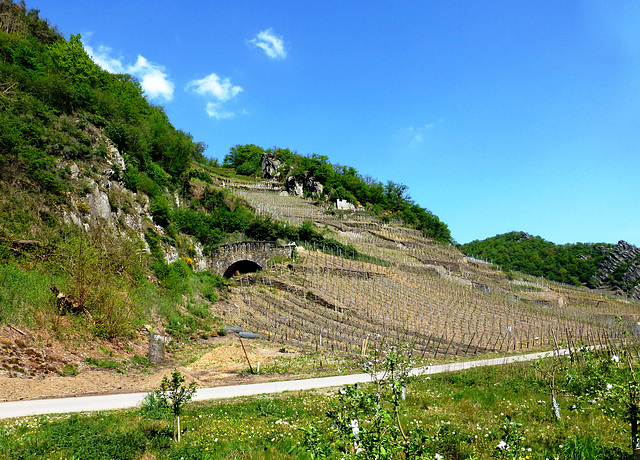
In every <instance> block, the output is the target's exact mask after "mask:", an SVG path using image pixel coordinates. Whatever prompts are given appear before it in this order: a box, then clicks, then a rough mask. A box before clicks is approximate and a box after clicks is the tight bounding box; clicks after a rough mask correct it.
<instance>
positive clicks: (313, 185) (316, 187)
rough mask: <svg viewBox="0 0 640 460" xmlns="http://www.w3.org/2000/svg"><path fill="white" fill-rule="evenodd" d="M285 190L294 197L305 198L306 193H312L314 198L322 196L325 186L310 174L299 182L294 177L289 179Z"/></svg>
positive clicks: (285, 184)
mask: <svg viewBox="0 0 640 460" xmlns="http://www.w3.org/2000/svg"><path fill="white" fill-rule="evenodd" d="M284 188H285V190H286V191H287V192H288V193H289V195H294V196H303V195H304V194H305V193H310V194H311V195H312V196H320V195H322V192H323V190H324V186H323V185H322V184H321V183H320V182H318V181H317V180H316V179H315V177H313V176H310V175H308V174H307V175H305V177H304V178H303V179H302V180H298V179H296V178H295V177H294V176H289V177H287V180H286V181H285V183H284Z"/></svg>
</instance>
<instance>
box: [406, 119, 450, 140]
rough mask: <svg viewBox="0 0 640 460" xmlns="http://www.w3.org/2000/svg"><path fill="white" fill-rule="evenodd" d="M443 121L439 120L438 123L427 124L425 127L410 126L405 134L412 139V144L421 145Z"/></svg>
mask: <svg viewBox="0 0 640 460" xmlns="http://www.w3.org/2000/svg"><path fill="white" fill-rule="evenodd" d="M442 121H443V119H442V118H441V119H439V120H438V121H432V122H431V123H425V124H424V125H420V126H417V127H414V126H409V127H408V128H406V130H405V132H406V133H407V134H408V136H409V137H410V138H411V141H410V142H411V143H412V144H420V143H422V142H423V141H424V140H425V137H426V136H427V134H428V133H429V132H430V131H431V130H433V129H434V128H435V127H436V126H437V125H438V124H439V123H441V122H442Z"/></svg>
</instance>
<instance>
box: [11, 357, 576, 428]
mask: <svg viewBox="0 0 640 460" xmlns="http://www.w3.org/2000/svg"><path fill="white" fill-rule="evenodd" d="M558 353H559V354H560V355H565V354H568V353H569V350H568V349H563V350H559V351H558ZM552 355H553V352H551V351H545V352H540V353H529V354H526V355H517V356H507V357H503V358H494V359H482V360H478V361H464V362H459V363H450V364H438V365H434V366H428V367H420V368H415V369H412V370H411V375H414V376H418V375H428V374H440V373H443V372H454V371H459V370H463V369H470V368H473V367H482V366H499V365H502V364H509V363H514V362H520V361H533V360H536V359H539V358H544V357H549V356H552ZM366 382H371V375H370V374H351V375H336V376H333V377H319V378H312V379H302V380H283V381H279V382H266V383H255V384H250V385H231V386H223V387H213V388H201V389H199V390H198V391H197V393H196V394H195V396H194V397H193V400H194V401H205V400H209V399H225V398H236V397H238V396H252V395H259V394H272V393H283V392H285V391H300V390H311V389H317V388H329V387H338V386H344V385H350V384H354V383H366ZM146 395H147V393H129V394H116V395H104V396H81V397H74V398H60V399H38V400H30V401H11V402H5V403H0V419H6V418H14V417H24V416H28V415H42V414H63V413H69V412H94V411H102V410H116V409H126V408H130V407H136V406H138V405H140V403H141V402H142V400H143V399H144V397H145V396H146Z"/></svg>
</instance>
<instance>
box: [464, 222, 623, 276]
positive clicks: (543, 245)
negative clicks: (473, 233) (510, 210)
mask: <svg viewBox="0 0 640 460" xmlns="http://www.w3.org/2000/svg"><path fill="white" fill-rule="evenodd" d="M610 246H611V245H606V244H592V243H576V244H565V245H556V244H554V243H551V242H549V241H545V240H543V239H542V238H540V237H539V236H536V237H532V236H530V235H528V234H526V233H524V232H510V233H505V234H502V235H496V236H494V237H491V238H487V239H486V240H482V241H477V240H476V241H472V242H471V243H467V244H463V245H459V249H460V250H461V251H462V252H464V253H465V254H467V255H470V256H473V257H477V258H480V259H484V260H489V261H492V262H493V263H496V264H498V265H500V266H501V267H502V268H503V269H504V270H506V271H509V270H516V271H520V272H523V273H528V274H530V275H534V276H543V277H545V278H547V279H550V280H553V281H559V282H561V283H566V284H573V285H576V286H579V285H581V284H586V285H587V286H589V287H595V285H594V284H593V279H592V277H593V275H594V274H595V273H596V271H597V270H598V266H599V265H600V263H601V262H602V261H603V260H604V259H605V257H606V251H603V248H607V247H610Z"/></svg>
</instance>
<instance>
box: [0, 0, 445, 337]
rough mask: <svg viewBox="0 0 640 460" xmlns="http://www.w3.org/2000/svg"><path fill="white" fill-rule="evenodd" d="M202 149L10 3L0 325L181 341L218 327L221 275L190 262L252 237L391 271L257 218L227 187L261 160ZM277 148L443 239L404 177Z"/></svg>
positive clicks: (4, 29)
mask: <svg viewBox="0 0 640 460" xmlns="http://www.w3.org/2000/svg"><path fill="white" fill-rule="evenodd" d="M205 149H206V146H205V145H204V144H202V143H200V142H196V141H194V140H193V138H192V136H191V135H190V134H189V133H187V132H184V131H181V130H178V129H176V128H174V127H173V126H172V124H171V123H170V121H169V119H168V117H167V115H166V114H165V112H164V110H163V108H162V107H159V106H156V105H153V104H151V103H150V102H149V101H148V100H147V99H146V97H145V94H144V92H143V90H142V88H141V86H140V84H139V82H138V81H136V79H135V78H133V77H131V76H130V75H126V74H120V75H116V74H110V73H108V72H106V71H104V70H102V69H101V68H100V67H99V66H97V65H96V64H95V63H94V62H93V61H92V60H91V59H90V58H89V56H88V55H87V54H86V52H85V50H84V48H83V44H82V40H81V37H80V35H71V37H70V39H69V40H66V39H65V38H64V37H63V36H62V34H60V33H59V32H58V31H57V29H56V28H55V27H51V26H50V24H49V23H48V22H47V21H45V20H43V19H41V18H40V17H39V13H38V11H37V10H29V9H27V8H26V6H25V5H24V3H20V4H17V3H14V2H12V1H10V0H2V1H1V2H0V262H1V264H0V279H1V280H3V281H4V282H3V283H2V284H1V286H2V287H0V323H8V322H14V323H18V324H21V323H26V324H28V325H31V326H32V327H38V326H43V327H45V328H47V329H51V328H53V329H55V330H61V328H62V326H61V325H64V324H65V322H68V321H69V320H71V323H72V324H71V326H70V327H71V328H72V329H73V328H78V327H80V328H81V329H84V330H87V331H90V333H92V334H95V335H98V336H101V337H105V338H114V337H121V336H130V335H132V334H134V333H135V331H136V330H138V329H139V328H140V326H141V325H144V324H149V323H150V322H152V321H151V319H152V318H155V321H156V323H158V325H160V324H168V325H170V330H173V331H174V332H175V333H176V334H178V335H179V334H184V333H186V332H188V333H190V334H195V333H198V331H200V333H203V334H209V333H210V332H215V329H216V328H218V329H219V328H220V326H221V320H220V318H214V317H213V315H210V314H209V313H206V314H205V313H202V312H208V311H209V307H210V306H211V305H212V304H213V303H214V302H215V301H216V300H217V298H218V294H217V292H218V290H219V289H220V288H221V286H223V284H224V282H223V280H222V279H220V278H219V277H217V275H212V274H210V273H208V272H206V271H203V269H202V267H201V266H199V268H197V267H196V266H195V265H197V264H202V263H203V262H202V261H203V260H204V259H205V258H206V257H207V254H209V253H210V252H211V251H212V250H213V249H214V248H215V247H216V246H217V245H220V244H225V243H229V242H235V241H241V240H245V239H249V240H252V239H253V240H280V241H283V242H300V243H305V242H306V243H309V244H314V245H315V247H317V248H321V250H324V251H326V252H328V253H335V254H340V255H341V256H342V257H346V258H349V259H353V260H361V261H372V262H375V263H378V264H384V263H385V262H384V261H383V260H379V259H377V258H376V257H373V256H365V255H363V254H361V253H360V252H358V250H356V249H355V247H353V246H352V245H350V244H348V243H343V242H339V241H338V240H336V239H335V238H334V236H332V234H331V232H327V231H324V230H321V229H320V228H319V227H317V226H314V224H312V223H311V222H300V223H298V224H297V225H287V224H286V223H283V222H279V221H277V220H275V219H272V218H271V217H269V216H258V215H256V213H255V208H254V207H252V206H251V205H249V203H247V202H246V201H245V200H243V199H241V198H239V197H237V196H236V195H234V194H233V193H232V192H231V191H230V190H229V189H227V188H225V187H224V184H225V181H226V182H228V181H229V180H232V181H233V180H237V179H238V178H239V177H242V178H244V177H246V176H247V174H250V175H254V174H255V173H256V170H255V168H253V166H254V163H255V161H256V157H255V156H252V157H251V158H250V159H246V160H245V161H242V163H240V160H239V158H240V153H239V152H240V150H242V149H240V148H239V147H238V146H236V147H233V148H231V150H230V154H229V156H228V157H227V158H226V159H225V164H224V165H223V166H224V167H219V166H218V164H217V161H215V160H214V161H212V160H209V159H207V158H206V157H205V156H204V155H203V153H204V151H205ZM255 151H256V152H260V153H265V151H264V150H262V149H259V148H256V150H255ZM276 154H277V155H278V156H279V157H280V158H282V159H284V160H285V162H286V166H287V168H288V170H289V171H290V174H291V175H292V176H294V177H299V176H301V175H305V174H313V175H315V176H316V177H317V178H318V179H322V180H323V182H324V183H325V184H326V186H327V188H326V190H327V192H326V193H325V194H322V195H321V196H318V197H316V199H317V203H318V205H324V204H327V203H329V202H330V201H331V200H334V199H336V198H344V199H347V200H350V201H353V202H354V203H355V202H356V201H357V199H358V200H361V201H362V203H364V204H366V206H367V212H368V213H369V214H370V215H371V216H372V217H373V218H381V219H384V220H385V221H387V222H388V221H390V220H391V219H398V218H399V219H402V220H403V221H404V222H405V223H406V224H407V225H410V226H412V227H415V228H417V229H419V230H420V231H422V232H423V233H424V234H425V235H427V236H430V237H432V238H435V239H437V240H440V241H444V242H448V241H449V240H450V233H449V229H448V228H447V226H446V225H445V224H444V223H442V222H440V221H439V219H438V218H437V217H436V216H434V215H433V214H432V213H430V212H428V211H426V210H425V209H424V208H422V207H420V206H418V205H416V204H415V203H413V202H412V201H411V200H410V199H409V197H408V195H407V194H406V187H405V186H403V185H401V184H395V183H393V182H389V183H387V185H384V186H383V185H382V184H381V183H377V182H375V181H369V182H367V181H366V180H365V179H363V178H362V176H361V175H360V174H359V173H358V172H357V171H356V170H355V169H353V168H349V167H344V168H341V167H337V166H333V165H331V163H330V162H329V161H328V158H326V157H318V156H316V155H313V156H309V157H304V156H301V155H298V154H295V153H292V152H291V151H290V150H289V149H277V152H276ZM258 161H259V159H258ZM247 162H249V163H251V168H253V169H251V168H249V167H248V166H247ZM231 167H237V172H236V170H235V169H233V168H231ZM237 174H239V176H238V175H237ZM376 216H377V217H376ZM194 264H195V265H194ZM9 280H10V281H11V282H8V281H9ZM56 293H61V295H64V299H66V300H65V302H66V304H65V305H66V306H64V307H62V306H61V304H60V301H59V300H58V301H56V297H55V295H54V294H56ZM56 295H57V294H56ZM184 299H186V301H185V300H184ZM56 302H57V303H56ZM67 304H68V305H67ZM193 311H195V312H200V313H196V314H194V313H193ZM67 313H70V314H69V315H68V314H67ZM62 317H64V318H62ZM61 318H62V319H64V321H61ZM76 323H77V324H76ZM74 324H75V325H74ZM158 327H159V326H158Z"/></svg>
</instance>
